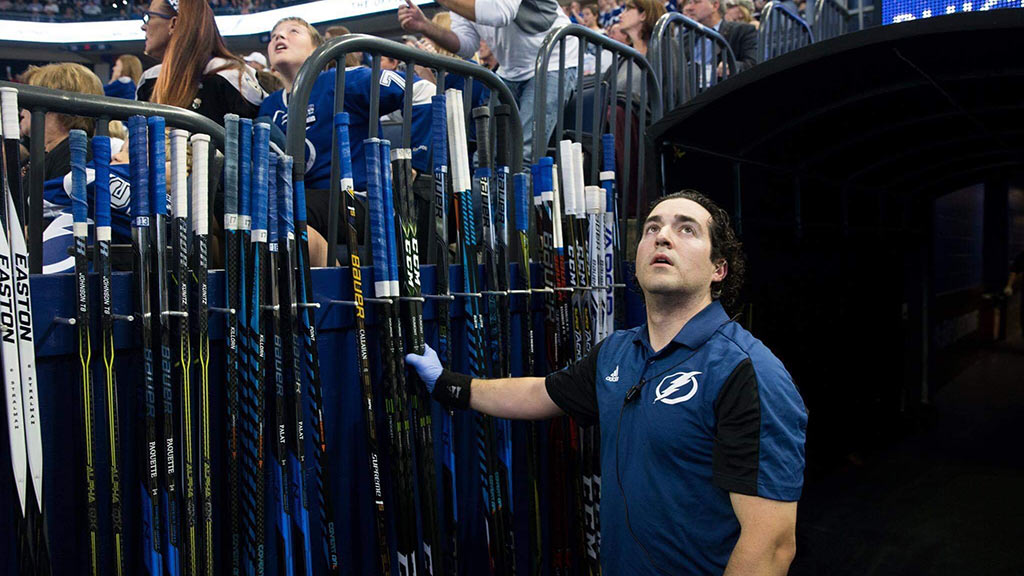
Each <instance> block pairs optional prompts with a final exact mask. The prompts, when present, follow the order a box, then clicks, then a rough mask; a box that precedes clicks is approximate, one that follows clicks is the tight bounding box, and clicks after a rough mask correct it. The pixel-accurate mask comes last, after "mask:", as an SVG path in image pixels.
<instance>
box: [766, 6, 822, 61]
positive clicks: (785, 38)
mask: <svg viewBox="0 0 1024 576" xmlns="http://www.w3.org/2000/svg"><path fill="white" fill-rule="evenodd" d="M813 43H814V33H813V32H812V31H811V27H810V26H809V25H808V24H807V22H805V21H804V19H803V18H801V17H800V16H799V15H798V14H797V13H796V12H793V10H792V9H790V8H789V7H788V6H786V5H785V4H782V3H780V2H775V1H772V2H769V3H767V4H765V6H764V10H762V11H761V28H760V30H758V33H757V61H758V62H764V61H765V60H770V59H772V58H775V57H776V56H781V55H783V54H786V53H787V52H792V51H793V50H796V49H797V48H803V47H804V46H808V45H810V44H813Z"/></svg>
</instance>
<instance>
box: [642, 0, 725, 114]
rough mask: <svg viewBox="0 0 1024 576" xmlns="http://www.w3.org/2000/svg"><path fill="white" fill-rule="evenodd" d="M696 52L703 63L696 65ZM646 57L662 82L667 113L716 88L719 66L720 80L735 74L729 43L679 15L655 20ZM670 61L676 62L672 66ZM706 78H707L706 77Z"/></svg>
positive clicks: (670, 14) (716, 33)
mask: <svg viewBox="0 0 1024 576" xmlns="http://www.w3.org/2000/svg"><path fill="white" fill-rule="evenodd" d="M684 43H685V44H684ZM674 45H676V46H678V49H677V50H673V49H672V48H673V46H674ZM708 45H710V47H711V50H710V52H711V55H710V58H711V68H710V72H709V71H708V68H707V66H706V65H705V63H704V62H703V61H705V60H707V58H708V55H707V54H705V48H706V46H708ZM698 47H699V48H698ZM697 50H700V52H701V60H702V62H697V61H696V52H697ZM647 53H648V54H649V55H650V56H651V68H652V69H653V70H654V74H655V75H656V76H657V77H658V78H660V79H663V80H664V84H663V85H662V89H663V96H662V99H663V101H664V102H665V108H666V110H672V109H674V108H676V107H677V106H682V105H683V104H685V103H686V102H687V101H689V100H690V99H691V98H693V97H694V96H696V95H697V94H699V93H701V92H703V91H704V90H706V89H707V88H709V87H711V86H713V85H715V84H718V82H719V79H718V66H719V64H721V65H722V79H723V80H724V79H725V78H728V77H729V76H731V75H733V74H735V73H736V55H735V54H734V53H733V51H732V47H731V46H729V42H728V41H727V40H726V39H725V38H724V37H723V36H722V35H721V34H719V33H718V32H717V31H715V30H714V29H712V28H708V27H707V26H704V25H703V24H701V23H699V22H697V21H695V20H692V19H690V18H687V17H686V16H683V15H682V14H680V13H678V12H668V13H666V14H665V15H663V16H662V17H661V18H658V21H657V23H655V25H654V30H653V31H652V32H651V42H650V47H649V49H648V51H647ZM673 58H675V59H676V61H675V63H673ZM698 66H699V67H700V69H699V70H698V69H697V68H698ZM677 68H678V79H677V78H676V69H677ZM708 74H710V77H707V76H708ZM677 82H678V85H677ZM655 120H657V118H655Z"/></svg>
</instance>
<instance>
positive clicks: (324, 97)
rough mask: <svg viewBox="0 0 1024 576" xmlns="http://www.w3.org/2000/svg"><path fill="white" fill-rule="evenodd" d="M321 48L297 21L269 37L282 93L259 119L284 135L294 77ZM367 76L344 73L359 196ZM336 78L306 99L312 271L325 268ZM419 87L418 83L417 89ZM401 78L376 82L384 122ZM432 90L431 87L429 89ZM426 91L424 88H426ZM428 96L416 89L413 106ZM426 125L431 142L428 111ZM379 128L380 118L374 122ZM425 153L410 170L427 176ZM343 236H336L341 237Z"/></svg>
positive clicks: (324, 77) (326, 76) (397, 99)
mask: <svg viewBox="0 0 1024 576" xmlns="http://www.w3.org/2000/svg"><path fill="white" fill-rule="evenodd" d="M321 42H322V39H321V36H320V33H319V32H317V30H316V29H315V28H313V27H312V26H310V25H309V23H307V22H306V21H305V20H302V19H301V18H294V17H292V18H284V19H283V20H281V21H279V22H278V23H277V24H276V25H275V26H274V28H273V30H272V31H271V33H270V42H269V43H268V44H267V53H268V54H269V56H270V64H271V66H272V67H273V68H274V70H276V71H278V72H279V73H280V75H281V79H282V82H283V83H284V89H283V90H279V91H277V92H274V93H273V94H271V95H270V96H267V98H266V99H265V100H264V101H263V104H262V105H261V106H260V111H259V115H260V116H265V117H268V118H270V119H271V120H272V121H273V122H274V124H275V125H277V126H278V127H279V128H280V129H281V130H282V131H284V132H287V129H288V120H289V118H288V97H289V95H290V93H291V89H292V85H293V84H294V82H295V78H296V76H297V75H298V72H299V69H300V68H301V67H302V64H303V63H304V62H305V61H306V59H307V58H309V56H310V55H311V54H312V53H313V51H314V50H316V48H317V47H318V46H319V45H320V43H321ZM371 76H372V73H371V70H370V69H369V68H365V67H362V66H358V67H351V68H346V69H345V102H344V110H345V112H348V114H349V121H350V124H349V146H350V149H351V153H352V179H353V186H354V187H355V189H356V190H357V191H365V190H366V162H365V157H364V154H363V140H365V139H366V138H367V137H368V135H369V123H370V121H371V119H370V118H369V111H370V82H371ZM336 77H337V70H335V69H331V70H327V71H325V72H322V73H320V76H319V77H318V78H317V79H316V81H315V82H314V83H313V89H312V91H311V93H310V96H309V104H308V106H307V108H306V118H305V119H304V121H305V122H306V173H305V184H306V207H307V210H306V211H307V217H308V223H309V226H310V228H311V230H310V237H309V242H310V263H311V264H312V265H313V266H326V265H327V243H326V240H325V239H324V237H325V236H326V233H327V222H328V213H329V208H328V205H329V202H328V195H329V190H330V178H331V139H332V133H333V129H334V124H333V117H334V85H335V79H336ZM420 82H424V83H426V84H429V83H427V82H425V81H419V82H417V85H418V84H419V83H420ZM405 84H406V81H405V75H403V74H401V73H398V72H394V71H391V70H382V71H381V76H380V102H379V113H380V115H381V116H385V115H387V114H390V113H392V112H395V111H400V110H401V108H402V104H403V100H404V98H405ZM430 86H433V85H432V84H431V85H430ZM424 88H426V87H424ZM428 91H429V90H427V89H420V88H419V86H417V90H415V91H414V104H416V102H415V96H416V92H419V93H420V94H419V96H420V99H423V98H424V97H425V98H426V100H425V102H428V103H429V101H430V96H432V95H433V92H432V91H430V94H429V95H426V96H423V95H424V94H426V93H427V92H428ZM415 108H416V106H414V110H413V131H412V132H413V146H414V148H416V147H418V146H419V144H417V142H419V140H418V139H417V126H418V124H417V122H416V117H417V113H416V112H417V110H416V109H415ZM426 117H427V118H428V119H427V120H426V121H421V122H420V123H419V128H420V130H419V132H422V133H423V134H425V136H424V135H423V134H421V137H422V140H423V141H425V142H429V135H430V129H429V107H428V108H427V113H426ZM372 120H373V121H374V122H378V123H379V122H380V119H379V118H375V119H372ZM428 153H429V151H428V150H426V148H425V147H424V148H423V149H422V150H420V151H419V154H418V155H417V156H418V160H419V162H418V164H419V165H420V166H419V167H417V166H416V164H417V162H414V167H416V168H417V169H418V170H419V169H422V170H423V171H425V172H426V171H428V170H427V166H426V163H427V160H426V158H427V157H428V156H427V155H426V154H428ZM340 232H341V230H339V236H340Z"/></svg>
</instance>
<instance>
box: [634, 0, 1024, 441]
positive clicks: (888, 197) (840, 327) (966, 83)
mask: <svg viewBox="0 0 1024 576" xmlns="http://www.w3.org/2000/svg"><path fill="white" fill-rule="evenodd" d="M1022 29H1024V12H1021V11H1016V10H1008V11H998V12H975V13H967V14H955V15H950V16H941V17H935V18H931V19H925V20H919V22H912V23H907V24H901V25H898V26H887V27H882V28H876V29H869V30H865V31H862V32H858V33H853V34H848V35H844V36H841V37H838V38H835V39H831V40H827V41H824V42H819V43H816V44H813V45H811V46H809V47H806V48H802V49H800V50H796V51H794V52H790V53H787V54H784V55H782V56H780V57H776V58H773V59H771V60H768V61H766V63H763V64H761V65H759V66H757V67H755V68H754V69H753V70H751V71H749V72H745V73H743V74H741V75H738V76H737V77H735V78H733V79H730V80H729V81H728V82H724V83H722V84H720V85H718V86H715V87H714V88H712V89H710V90H708V91H706V92H703V93H701V94H699V95H697V96H696V97H695V98H693V99H692V100H690V101H689V102H687V104H686V105H685V106H683V107H680V108H677V109H675V110H673V111H671V112H669V113H667V114H666V115H665V117H664V118H663V119H662V120H660V121H659V122H657V123H656V124H655V125H654V126H652V127H651V130H650V135H649V138H648V141H647V146H648V147H649V150H651V153H649V154H648V155H647V157H648V158H650V159H653V160H651V161H650V162H648V165H647V169H648V173H651V174H654V175H656V176H657V177H659V178H660V179H662V181H664V189H665V190H666V191H667V192H672V191H676V190H679V189H682V188H693V189H697V190H700V191H702V192H706V193H708V194H711V195H712V196H713V197H714V198H716V199H717V200H719V201H720V202H722V203H723V205H724V206H728V210H729V211H730V213H731V214H732V216H733V219H734V223H735V224H736V227H737V229H738V230H739V231H740V234H741V237H742V240H743V242H744V245H745V248H746V252H748V256H749V282H748V287H746V293H745V296H746V297H745V300H746V302H749V305H748V306H746V307H745V310H744V314H745V315H748V318H749V320H750V322H751V328H752V330H753V331H754V332H755V333H756V334H759V335H760V336H761V337H762V338H763V339H764V340H765V341H766V342H767V343H768V344H769V345H770V346H771V347H772V348H773V349H775V351H777V352H778V353H779V356H780V357H781V358H782V359H783V361H784V362H785V363H786V366H788V367H790V368H791V370H792V371H793V372H794V375H795V376H796V379H797V381H798V382H801V383H802V385H801V388H802V392H803V394H804V395H805V397H806V399H807V401H808V404H809V405H810V407H811V410H812V411H817V412H818V413H819V414H820V415H825V414H826V413H827V414H828V415H829V417H828V418H818V423H819V425H821V426H822V427H825V428H831V429H827V430H822V429H818V430H817V431H818V433H823V431H824V433H827V434H815V435H811V436H812V437H814V438H815V439H816V440H817V441H818V442H819V443H822V444H827V445H829V447H833V445H835V444H837V443H838V445H840V446H845V445H851V446H852V445H855V444H858V443H861V442H863V440H864V438H863V436H862V435H868V436H873V435H883V436H884V435H885V431H884V430H885V429H886V428H887V426H886V425H885V423H886V422H889V423H893V422H894V420H895V418H896V417H897V415H898V414H900V413H902V412H903V411H905V410H906V409H907V408H908V407H910V406H913V405H916V404H921V403H927V402H928V400H929V398H930V396H931V395H932V394H933V393H934V392H935V389H934V387H935V386H937V385H941V383H942V379H943V378H944V377H946V376H948V375H949V370H951V369H954V367H951V366H949V365H948V364H949V361H950V358H949V355H944V354H941V353H943V352H944V351H945V349H947V348H948V347H950V346H951V345H952V344H953V343H954V342H953V341H950V340H954V341H958V340H963V339H964V338H963V337H970V336H972V335H973V336H974V337H975V338H984V337H985V336H986V335H987V336H988V337H989V338H991V332H992V330H993V328H994V327H993V326H992V325H991V317H992V315H993V312H992V310H991V308H992V305H991V300H988V299H983V296H984V295H985V294H986V293H992V292H998V291H1000V290H1001V287H1002V283H1005V281H1006V275H1007V263H1008V261H1009V260H1010V259H1012V257H1013V256H1014V254H1013V253H1009V252H1010V250H1011V248H1010V245H1011V242H1010V240H1011V239H1010V238H1009V237H1008V236H1009V235H1010V232H1009V227H1007V225H996V224H998V223H999V222H1000V221H1001V222H1006V221H1007V218H1009V217H1010V212H1009V210H1010V204H1011V203H1010V201H1009V200H1008V198H1013V197H1014V193H1011V192H1010V191H1011V189H1013V188H1014V184H1019V182H1021V181H1022V179H1021V168H1022V166H1024V150H1022V149H1024V143H1022V140H1021V135H1022V134H1024V114H1022V108H1024V102H1022V101H1021V99H1020V96H1019V94H1020V93H1021V91H1022V89H1024V61H1022V60H1021V58H1020V56H1019V53H1017V51H1015V50H1011V49H1007V47H1008V46H1011V45H1014V44H1015V43H1018V42H1019V39H1020V34H1021V31H1022ZM753 110H757V112H753V113H752V112H751V111H753ZM965 187H974V188H972V189H970V190H969V192H967V193H964V194H961V195H959V196H957V195H951V193H954V192H955V191H958V190H961V189H964V188H965ZM970 191H974V194H971V193H970ZM943 197H945V198H944V199H943ZM957 198H958V199H959V200H957ZM937 199H941V200H937ZM975 212H977V213H978V214H980V217H981V219H983V220H984V222H985V223H987V224H991V225H986V227H984V228H985V232H984V234H983V235H982V236H981V237H980V238H978V239H977V240H979V241H980V242H981V248H983V249H982V250H981V253H982V255H983V257H982V261H973V260H972V261H966V260H963V259H962V258H961V259H958V258H959V255H958V253H951V252H949V249H952V250H953V252H955V251H956V250H957V249H964V250H967V249H966V248H964V246H959V247H958V248H955V247H952V244H950V242H948V240H949V235H952V236H955V234H956V233H957V232H956V231H954V230H952V229H951V228H949V229H947V228H944V227H945V224H944V223H943V220H942V218H943V216H947V215H953V216H956V215H957V214H959V215H961V216H963V217H964V218H969V217H970V216H971V214H973V213H975ZM947 223H948V222H947ZM944 239H945V240H944ZM959 244H963V243H959ZM943 246H945V247H946V248H944V249H943V248H942V247H943ZM964 265H966V266H968V268H971V266H975V268H977V269H978V270H980V273H981V276H982V277H983V284H984V286H985V288H984V290H980V291H979V290H977V289H974V290H966V291H956V293H953V294H950V293H949V291H948V290H947V289H946V288H947V287H946V284H948V282H947V280H948V277H949V276H950V275H955V274H958V273H964V270H954V268H955V266H964ZM950 266H953V268H950ZM986 306H987V307H986ZM968 314H971V316H968V317H967V319H965V315H968ZM1005 316H1006V315H1004V317H1005ZM957 319H959V323H961V325H962V326H961V327H959V328H951V327H950V326H952V325H951V324H950V322H953V323H955V322H956V321H957ZM986 329H987V333H986V334H981V332H986ZM950 330H951V331H952V332H953V333H952V334H949V332H950ZM957 331H963V332H965V334H959V333H956V332H957ZM968 339H970V338H968ZM854 390H856V393H855V394H854ZM879 424H883V425H881V426H880V425H879ZM813 444H814V443H813V442H812V446H811V449H812V450H813V449H814V448H815V447H814V445H813ZM819 447H820V446H819ZM828 451H829V452H831V450H828Z"/></svg>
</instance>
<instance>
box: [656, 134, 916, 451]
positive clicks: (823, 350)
mask: <svg viewBox="0 0 1024 576" xmlns="http://www.w3.org/2000/svg"><path fill="white" fill-rule="evenodd" d="M667 157H668V158H669V160H668V161H667V162H666V164H665V169H664V174H665V182H666V184H665V190H667V191H674V190H677V189H680V188H685V187H692V188H696V189H698V190H701V191H703V192H705V193H707V194H709V195H710V196H712V197H713V198H714V199H715V200H716V201H718V202H719V203H720V204H721V205H722V206H723V207H724V208H726V209H727V210H729V211H730V213H731V214H733V217H734V224H735V225H736V227H737V228H739V229H740V230H742V233H741V236H742V240H743V242H744V248H745V252H746V254H747V258H748V277H747V282H746V288H745V291H744V300H745V302H746V306H745V308H744V312H745V315H744V317H745V318H746V319H747V320H746V322H747V326H748V328H750V329H751V331H752V332H753V333H754V335H755V336H757V337H758V338H760V339H761V340H763V341H764V342H765V344H767V345H768V346H769V347H770V348H771V349H772V350H773V351H774V352H775V353H776V354H777V355H778V356H779V357H780V358H781V359H782V361H783V362H784V363H785V365H786V367H787V368H788V369H789V370H790V372H791V373H792V374H793V377H794V379H795V381H796V383H797V385H798V386H799V387H800V390H801V393H802V394H803V396H804V400H805V402H806V403H807V405H808V408H809V409H810V412H811V416H810V427H811V428H810V432H809V444H808V451H809V455H810V456H811V457H810V459H809V462H810V464H811V466H812V467H813V466H814V465H815V464H822V465H824V464H827V463H828V461H830V460H833V459H836V458H841V457H844V456H845V455H846V454H848V453H850V452H855V451H860V450H865V449H869V448H870V447H871V446H874V445H877V444H878V443H881V442H885V441H886V439H887V438H888V437H889V436H888V433H889V431H890V429H891V428H892V427H894V426H896V425H897V424H898V422H899V417H900V414H901V411H902V410H903V409H904V408H905V407H906V405H907V403H908V401H909V400H908V399H909V398H914V397H916V396H919V394H920V393H919V392H918V391H917V390H919V388H920V385H919V382H920V379H921V374H920V359H921V354H922V351H921V346H922V337H921V333H922V330H923V329H924V327H923V323H922V321H921V315H922V303H923V302H924V296H925V293H924V292H923V290H922V288H921V287H922V285H923V284H924V283H925V278H926V273H927V271H928V255H929V252H930V237H929V236H928V235H927V229H928V228H927V223H928V216H930V214H929V212H928V211H927V207H928V204H926V203H921V202H919V201H916V200H913V199H910V198H906V197H901V196H893V195H881V194H879V193H875V192H871V191H864V190H844V189H843V188H841V187H838V186H836V185H835V184H832V183H827V182H821V181H805V180H802V179H799V178H794V177H793V176H791V175H780V174H778V173H775V172H772V171H771V170H768V169H765V168H760V167H757V166H751V165H745V166H743V167H742V168H741V169H740V174H739V181H740V183H741V186H740V194H739V201H737V193H736V186H735V182H736V180H735V170H736V168H735V164H734V163H733V162H732V161H729V160H724V159H719V158H711V157H707V156H703V157H701V156H698V155H696V154H694V153H687V154H683V155H678V154H674V153H670V154H668V155H667ZM737 216H738V217H737Z"/></svg>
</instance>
